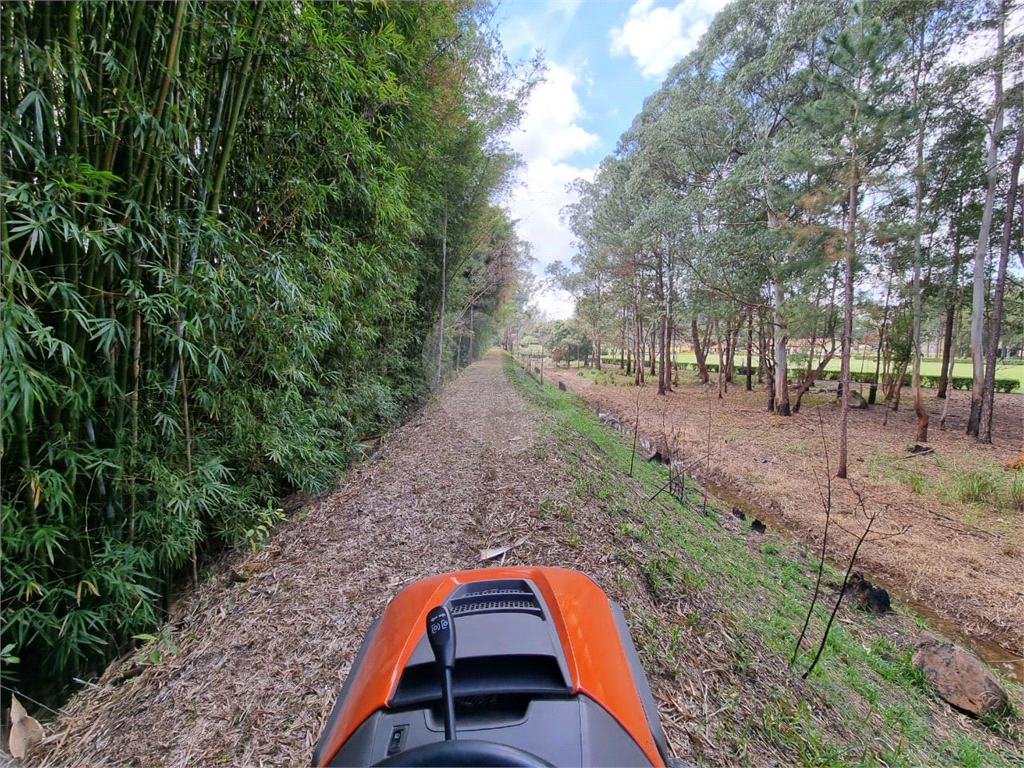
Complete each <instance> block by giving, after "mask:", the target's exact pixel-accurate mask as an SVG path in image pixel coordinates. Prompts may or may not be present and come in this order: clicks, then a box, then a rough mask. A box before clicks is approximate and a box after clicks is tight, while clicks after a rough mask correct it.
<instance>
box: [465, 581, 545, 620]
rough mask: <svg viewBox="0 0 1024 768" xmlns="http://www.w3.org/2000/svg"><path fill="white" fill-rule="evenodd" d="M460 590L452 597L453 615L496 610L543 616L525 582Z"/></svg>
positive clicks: (538, 604)
mask: <svg viewBox="0 0 1024 768" xmlns="http://www.w3.org/2000/svg"><path fill="white" fill-rule="evenodd" d="M492 583H493V582H492ZM467 586H469V587H470V588H469V589H466V590H465V591H462V590H459V592H457V593H456V594H455V595H454V596H453V597H452V599H451V604H450V605H451V612H452V615H453V616H466V615H469V614H473V613H491V612H495V611H517V612H522V613H534V614H536V615H538V616H543V615H544V612H543V610H542V609H541V607H540V603H539V602H538V601H537V598H536V597H534V594H533V591H532V590H531V589H530V587H529V586H528V585H527V584H526V583H525V582H511V583H509V582H505V583H504V584H502V586H500V587H498V586H496V587H487V588H484V589H476V590H474V589H472V585H467Z"/></svg>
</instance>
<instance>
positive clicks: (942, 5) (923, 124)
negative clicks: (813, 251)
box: [893, 0, 969, 442]
mask: <svg viewBox="0 0 1024 768" xmlns="http://www.w3.org/2000/svg"><path fill="white" fill-rule="evenodd" d="M893 10H894V16H895V20H896V21H898V22H901V25H900V26H901V28H902V29H903V30H904V31H905V35H906V38H907V39H906V42H907V45H906V47H905V51H906V55H905V56H904V57H900V58H897V59H895V60H894V64H895V66H897V67H900V68H901V69H902V68H903V67H904V66H905V64H906V66H907V70H908V73H909V80H910V103H909V108H910V110H911V114H912V115H913V123H914V143H913V147H914V156H913V159H912V160H909V161H908V162H907V165H908V167H909V169H910V176H911V178H912V179H913V185H914V193H913V200H914V210H913V239H914V260H913V261H914V263H913V297H912V304H913V313H914V331H913V334H914V365H913V374H912V385H913V389H914V412H915V414H916V415H917V420H918V421H917V424H918V426H917V435H916V440H917V441H919V442H926V441H927V440H928V420H929V416H928V411H927V409H926V408H925V407H924V402H923V400H922V395H921V292H922V287H921V269H922V238H923V234H924V233H923V228H924V225H925V221H924V217H923V209H924V202H925V201H924V197H925V190H926V175H928V169H927V168H926V166H925V138H926V134H927V132H928V130H929V127H930V123H931V119H932V116H933V115H934V113H935V112H938V111H940V110H941V109H942V104H941V102H939V101H938V98H937V97H938V96H941V95H942V88H941V87H940V86H941V80H942V78H943V75H944V67H943V62H944V61H945V59H946V57H947V56H948V53H949V51H950V48H951V46H952V45H953V43H954V42H956V41H958V40H960V39H962V37H963V36H964V30H965V28H966V27H965V25H966V22H967V20H968V16H969V9H968V8H967V7H966V4H964V3H961V2H950V1H949V0H930V1H929V2H917V3H907V4H897V5H896V6H895V7H894V9H893ZM904 62H905V64H904ZM929 240H931V238H929Z"/></svg>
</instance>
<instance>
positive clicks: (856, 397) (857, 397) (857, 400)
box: [850, 387, 868, 410]
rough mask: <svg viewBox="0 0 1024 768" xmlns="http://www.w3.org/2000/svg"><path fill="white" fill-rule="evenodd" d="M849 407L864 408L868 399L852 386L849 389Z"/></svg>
mask: <svg viewBox="0 0 1024 768" xmlns="http://www.w3.org/2000/svg"><path fill="white" fill-rule="evenodd" d="M850 407H851V408H858V409H860V410H864V409H866V408H867V407H868V401H867V400H865V399H864V398H863V397H862V396H861V394H860V392H858V391H857V390H855V389H853V388H852V387H851V389H850Z"/></svg>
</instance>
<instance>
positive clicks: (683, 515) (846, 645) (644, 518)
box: [505, 357, 1022, 766]
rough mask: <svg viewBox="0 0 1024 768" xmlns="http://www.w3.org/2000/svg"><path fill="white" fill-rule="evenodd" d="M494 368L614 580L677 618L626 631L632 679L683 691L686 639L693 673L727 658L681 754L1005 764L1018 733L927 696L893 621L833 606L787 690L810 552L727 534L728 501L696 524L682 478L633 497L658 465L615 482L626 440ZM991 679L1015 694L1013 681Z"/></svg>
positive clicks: (696, 507) (1014, 757)
mask: <svg viewBox="0 0 1024 768" xmlns="http://www.w3.org/2000/svg"><path fill="white" fill-rule="evenodd" d="M505 362H506V366H505V368H506V375H507V376H508V377H509V378H510V380H511V381H512V382H513V383H514V384H515V385H516V386H517V388H518V389H519V391H520V392H521V393H523V395H524V396H525V397H526V399H527V400H528V401H529V402H532V403H534V404H536V405H537V406H539V407H540V408H541V409H542V411H543V413H544V414H545V415H546V416H547V417H548V418H547V419H546V423H547V425H548V426H547V429H548V430H550V433H551V436H552V437H553V438H554V440H555V441H557V443H558V450H559V452H560V455H563V456H565V460H566V471H567V472H568V474H569V476H570V478H571V479H572V490H573V493H574V495H576V496H577V497H579V498H580V499H581V501H587V502H589V503H590V504H593V505H596V506H597V507H598V508H600V509H601V510H602V512H603V513H604V514H605V515H607V516H609V517H610V518H611V520H610V521H606V523H607V525H606V527H607V528H608V529H609V530H610V531H611V538H612V547H613V554H614V555H615V556H616V557H617V558H618V559H619V561H620V562H621V563H622V564H623V565H624V566H626V567H627V570H626V571H625V572H624V573H623V575H621V576H620V577H618V578H619V582H620V583H619V586H620V587H621V586H628V585H629V584H630V576H629V573H630V569H632V570H633V572H635V573H636V574H637V578H638V579H639V580H640V581H641V582H642V583H643V584H644V585H645V586H646V588H647V590H648V591H649V592H650V594H651V595H652V597H653V598H654V600H655V602H656V603H659V604H669V605H672V606H673V607H674V608H675V610H676V612H677V613H678V614H679V615H680V616H681V618H680V620H679V621H664V620H658V619H656V618H654V617H653V616H652V617H640V619H639V620H638V623H637V622H634V623H635V624H636V625H635V626H634V627H633V631H634V637H635V638H636V641H637V646H638V649H639V650H640V652H641V656H642V657H643V659H644V662H645V666H646V667H647V670H648V674H649V675H651V676H652V678H660V679H664V680H667V681H669V683H670V684H672V683H675V684H676V685H677V686H678V687H679V689H680V690H681V691H685V690H686V686H685V685H684V678H686V677H687V674H689V673H693V670H687V669H686V668H685V665H686V664H687V662H688V661H690V660H692V659H693V658H694V656H693V654H694V648H693V644H694V643H697V644H699V646H700V654H703V655H700V656H699V658H700V660H701V661H702V662H703V661H707V660H706V659H705V656H714V661H708V662H707V663H708V665H709V666H712V667H721V666H722V659H723V657H724V658H726V659H728V670H727V672H728V675H727V679H728V681H729V683H728V684H722V685H721V686H720V687H718V688H716V687H715V686H714V685H711V686H710V690H709V693H708V701H706V702H704V707H705V709H704V712H705V713H706V712H707V711H708V709H710V708H711V707H714V709H715V712H716V715H718V716H717V717H716V718H714V719H711V718H708V717H705V718H704V719H703V720H701V719H700V718H694V719H693V720H692V721H690V722H687V723H686V725H685V727H686V728H687V733H688V734H689V735H690V740H691V742H692V743H693V744H701V743H716V744H718V745H720V746H721V748H722V750H723V751H724V753H725V754H726V755H727V756H728V761H729V762H730V763H733V762H742V763H750V762H758V761H759V757H761V756H763V754H764V753H765V752H768V753H769V754H770V753H773V752H775V753H781V754H784V755H785V756H786V760H787V761H788V762H790V763H792V764H800V765H850V764H857V765H922V764H926V765H949V766H953V765H968V764H970V765H1011V764H1019V763H1020V760H1021V757H1022V755H1021V743H1020V733H1019V728H1017V726H1015V725H1013V724H1012V723H1010V722H1008V719H1007V718H1001V719H1000V720H999V721H998V722H991V723H983V722H980V721H973V722H969V721H964V720H963V718H962V717H961V716H958V715H955V714H952V713H949V712H948V710H947V709H946V705H945V704H944V703H943V702H941V701H940V700H938V699H936V698H935V697H934V696H933V694H932V693H931V692H930V691H929V689H928V686H927V684H926V683H925V680H924V677H923V675H922V673H921V672H920V671H919V670H918V669H917V668H916V667H915V666H914V665H913V663H912V662H911V653H912V644H913V639H914V638H913V636H912V633H911V636H908V635H907V634H906V633H905V631H904V630H901V629H900V628H899V627H900V626H904V625H906V624H907V622H897V620H896V619H893V618H889V617H874V616H870V615H867V614H860V613H859V612H854V611H851V610H850V608H848V607H844V608H843V609H842V611H841V613H840V621H839V622H837V623H836V624H835V625H834V626H833V628H832V631H831V632H830V634H829V637H828V640H827V642H826V646H825V652H824V654H823V656H822V660H821V662H820V663H819V664H818V665H817V667H816V668H815V670H814V672H813V673H812V674H811V675H810V677H809V678H808V679H807V680H806V681H801V680H800V679H799V673H801V672H803V670H805V669H806V668H807V666H808V664H809V662H810V658H811V657H812V656H813V653H814V652H815V650H816V647H817V644H818V642H819V640H820V638H821V635H822V632H823V630H824V627H825V623H826V621H827V620H828V613H829V612H830V611H831V607H832V604H833V601H834V599H835V597H836V594H837V590H838V585H839V583H841V581H842V575H841V574H840V573H839V572H837V571H836V570H835V569H834V568H831V567H829V566H826V568H825V575H824V580H823V584H824V587H825V589H826V592H825V595H826V599H825V600H820V601H819V605H818V606H817V607H816V609H815V611H814V612H813V615H812V620H811V628H810V630H809V633H808V637H809V638H810V640H811V644H810V646H809V647H807V648H804V649H802V650H801V653H800V654H799V655H798V658H797V664H796V668H795V669H793V670H789V669H787V667H788V659H789V657H790V655H791V654H792V651H793V644H794V642H795V640H796V637H797V636H798V634H799V631H800V627H801V625H802V623H803V618H804V615H805V612H806V607H807V605H808V603H809V601H810V594H811V589H812V588H813V581H814V576H815V572H816V568H817V565H818V564H817V560H816V558H815V556H814V554H812V553H810V552H809V551H808V550H806V549H805V548H803V547H800V546H795V545H792V544H790V543H788V542H785V541H784V540H782V539H781V538H780V537H770V538H768V539H764V538H762V536H761V535H758V534H755V533H753V532H752V531H751V528H750V523H751V521H750V520H749V519H748V520H747V521H745V522H743V523H741V524H740V525H739V530H738V531H732V530H729V529H728V528H726V527H725V526H724V525H723V523H722V521H723V520H724V518H725V516H726V515H728V514H729V510H728V507H725V506H723V505H720V504H719V503H718V502H717V501H715V500H714V499H711V500H709V502H708V504H707V506H706V513H705V514H702V510H703V508H704V505H703V490H702V489H701V488H700V487H699V486H698V485H697V484H696V483H695V482H693V481H691V480H689V479H687V482H686V494H685V497H684V499H683V500H681V501H680V500H677V499H675V498H673V497H671V496H669V495H668V494H667V493H664V492H663V493H661V494H660V495H659V496H658V497H657V500H656V501H654V502H651V501H649V499H650V498H651V497H652V496H654V495H655V493H656V492H657V491H658V490H659V489H661V488H662V487H663V486H664V485H665V483H666V481H667V479H668V478H667V468H666V467H665V466H663V465H660V464H653V463H648V462H643V461H636V462H634V463H633V467H634V471H633V475H634V476H633V478H632V479H630V478H629V476H628V474H629V469H630V463H631V462H630V458H631V449H632V446H631V443H630V439H629V437H628V436H624V435H621V434H618V433H613V432H612V431H610V430H608V429H606V428H604V427H602V426H601V425H600V424H599V422H598V421H597V419H596V417H595V415H594V414H593V413H591V412H590V410H589V409H588V408H587V406H586V404H585V403H584V402H583V401H582V400H580V399H579V398H577V397H575V396H573V395H570V394H568V393H565V392H561V391H559V390H558V389H557V386H555V385H550V384H546V385H545V386H544V387H543V388H540V389H538V387H537V385H536V384H535V383H534V382H532V381H530V380H529V379H527V378H526V375H525V374H524V373H523V372H522V369H521V368H520V367H519V366H518V364H517V363H515V362H514V361H513V359H512V358H511V357H506V359H505ZM897 610H899V609H897ZM912 623H913V622H911V624H912ZM713 671H718V672H719V673H722V670H721V669H717V670H713ZM700 677H701V679H702V680H703V679H704V675H703V674H702V675H701V676H700ZM691 679H692V678H691ZM709 679H710V680H712V681H713V680H716V679H719V678H715V677H714V676H713V675H711V676H710V677H709ZM1007 685H1008V687H1010V688H1012V689H1013V692H1012V693H1011V697H1012V698H1014V699H1016V700H1019V698H1020V691H1019V690H1018V689H1017V687H1016V686H1013V685H1012V684H1007ZM737 686H739V687H738V688H737ZM943 717H945V718H950V719H953V720H956V721H957V723H958V725H959V726H961V728H960V729H961V730H964V728H965V723H966V731H965V732H964V733H962V734H960V735H958V736H955V737H953V736H950V735H949V733H950V732H949V722H950V720H949V719H946V720H942V718H943ZM759 746H760V755H759V750H758V747H759ZM695 749H697V748H696V747H695ZM697 751H698V753H699V749H697Z"/></svg>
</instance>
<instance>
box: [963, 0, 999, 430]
mask: <svg viewBox="0 0 1024 768" xmlns="http://www.w3.org/2000/svg"><path fill="white" fill-rule="evenodd" d="M1005 20H1006V2H1005V0H1003V2H1001V3H1000V8H999V27H998V31H997V34H996V67H995V74H994V75H993V84H994V89H995V101H994V112H995V114H994V115H993V118H992V132H991V133H990V135H989V144H988V163H987V168H988V188H987V190H986V191H985V209H984V213H983V214H982V218H981V229H980V231H979V232H978V246H977V248H976V249H975V252H974V295H973V297H972V302H971V306H972V313H973V314H972V315H971V362H972V367H971V378H972V383H971V415H970V418H968V420H967V434H968V435H972V436H974V437H978V429H979V427H980V425H981V407H982V402H983V400H984V395H985V369H984V364H985V360H984V350H983V349H982V334H983V322H984V315H985V257H986V256H987V254H988V251H989V233H990V231H991V228H992V209H993V207H994V205H995V197H996V181H997V173H996V171H997V170H998V144H999V134H1000V133H1001V132H1002V130H1003V26H1004V23H1005Z"/></svg>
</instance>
